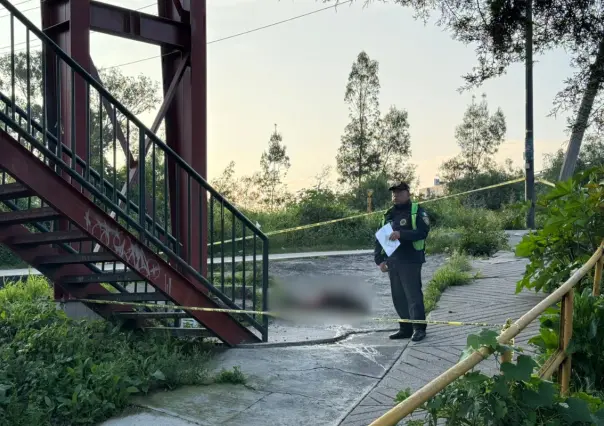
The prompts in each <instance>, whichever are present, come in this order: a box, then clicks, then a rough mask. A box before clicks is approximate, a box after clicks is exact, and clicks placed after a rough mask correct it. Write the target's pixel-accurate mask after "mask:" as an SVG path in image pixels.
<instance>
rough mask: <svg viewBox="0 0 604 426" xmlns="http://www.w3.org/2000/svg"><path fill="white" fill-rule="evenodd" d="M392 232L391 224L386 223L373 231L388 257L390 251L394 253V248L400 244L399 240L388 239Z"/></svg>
mask: <svg viewBox="0 0 604 426" xmlns="http://www.w3.org/2000/svg"><path fill="white" fill-rule="evenodd" d="M393 232H394V230H393V229H392V225H390V224H389V223H387V224H386V225H384V226H382V227H381V228H380V229H378V231H377V232H376V233H375V238H377V240H378V241H379V243H380V245H381V246H382V248H383V249H384V251H385V252H386V255H387V256H388V257H390V256H391V255H392V253H394V250H396V249H397V248H398V246H400V245H401V243H400V241H399V240H394V241H390V234H392V233H393Z"/></svg>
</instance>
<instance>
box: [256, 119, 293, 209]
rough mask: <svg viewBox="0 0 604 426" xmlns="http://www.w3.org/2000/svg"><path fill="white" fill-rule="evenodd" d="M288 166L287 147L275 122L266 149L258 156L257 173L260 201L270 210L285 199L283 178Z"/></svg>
mask: <svg viewBox="0 0 604 426" xmlns="http://www.w3.org/2000/svg"><path fill="white" fill-rule="evenodd" d="M290 166H291V164H290V161H289V156H288V155H287V148H286V146H285V145H284V144H283V137H282V136H281V133H279V132H278V131H277V125H276V124H275V131H274V132H273V134H272V135H271V137H270V139H269V141H268V149H267V150H266V151H264V152H263V153H262V156H261V157H260V173H259V174H257V181H258V185H259V186H260V188H261V190H262V192H261V194H262V203H263V204H264V205H265V206H266V207H268V208H269V209H271V210H274V209H275V208H276V207H278V206H279V205H281V204H283V203H284V202H285V200H286V199H287V197H286V191H285V188H284V185H283V179H284V178H285V176H286V175H287V171H288V170H289V168H290Z"/></svg>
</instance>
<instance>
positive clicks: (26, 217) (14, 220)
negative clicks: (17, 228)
mask: <svg viewBox="0 0 604 426" xmlns="http://www.w3.org/2000/svg"><path fill="white" fill-rule="evenodd" d="M60 217H61V215H60V214H59V213H57V212H56V211H54V209H52V208H51V207H42V208H38V209H30V210H18V211H13V212H4V213H0V225H23V224H25V223H31V222H45V221H49V220H56V219H59V218H60Z"/></svg>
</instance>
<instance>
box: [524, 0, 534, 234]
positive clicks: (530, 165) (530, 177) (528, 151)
mask: <svg viewBox="0 0 604 426" xmlns="http://www.w3.org/2000/svg"><path fill="white" fill-rule="evenodd" d="M525 25H526V27H525V31H526V33H525V54H526V57H525V60H526V62H525V71H526V75H525V80H526V135H525V140H524V164H525V165H524V167H525V171H526V175H525V187H524V197H525V198H524V199H525V201H529V202H530V207H529V211H528V214H527V217H526V227H527V228H528V229H535V151H534V133H533V0H527V2H526V23H525Z"/></svg>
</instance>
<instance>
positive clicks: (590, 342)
mask: <svg viewBox="0 0 604 426" xmlns="http://www.w3.org/2000/svg"><path fill="white" fill-rule="evenodd" d="M540 321H541V328H540V330H539V335H538V336H535V337H533V338H532V339H531V340H530V343H532V344H534V345H535V346H537V347H538V348H539V352H540V353H541V357H540V359H541V361H545V360H546V359H547V358H548V357H550V356H551V355H552V354H553V353H554V352H555V351H556V350H557V349H558V341H559V336H560V309H559V308H557V307H556V308H550V309H549V310H548V311H547V312H546V313H545V314H544V315H542V316H541V318H540ZM602 324H604V297H594V296H592V295H591V293H590V291H589V290H587V289H586V290H584V291H583V292H582V293H577V294H576V295H575V299H574V304H573V335H572V339H571V341H570V346H569V348H568V352H569V353H571V354H572V356H573V359H572V372H573V374H572V376H571V380H572V381H571V388H572V389H575V390H586V391H590V392H591V391H599V392H602V391H604V352H603V351H602V348H603V347H604V329H603V328H602Z"/></svg>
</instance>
